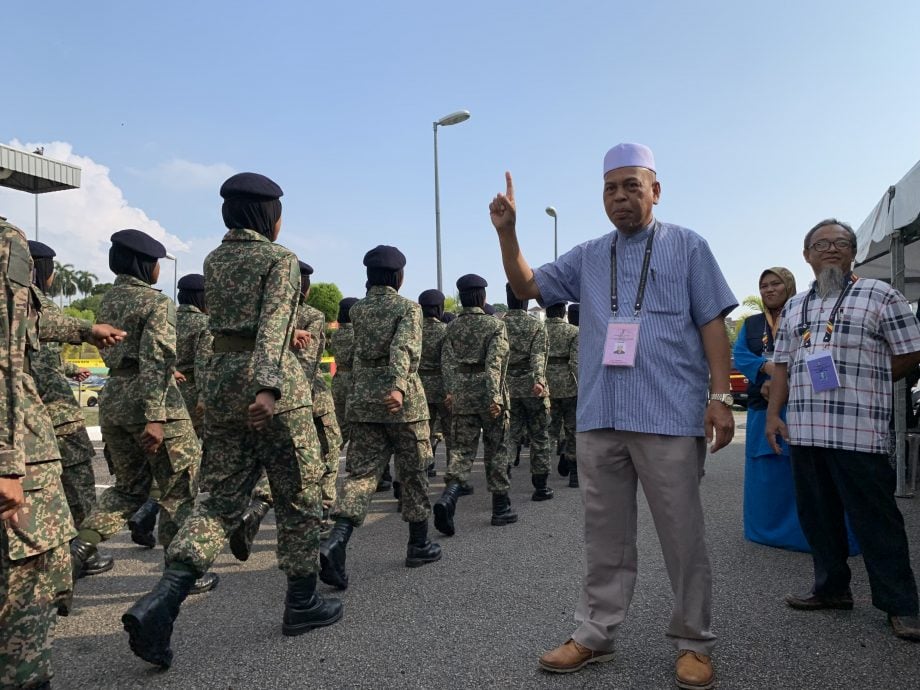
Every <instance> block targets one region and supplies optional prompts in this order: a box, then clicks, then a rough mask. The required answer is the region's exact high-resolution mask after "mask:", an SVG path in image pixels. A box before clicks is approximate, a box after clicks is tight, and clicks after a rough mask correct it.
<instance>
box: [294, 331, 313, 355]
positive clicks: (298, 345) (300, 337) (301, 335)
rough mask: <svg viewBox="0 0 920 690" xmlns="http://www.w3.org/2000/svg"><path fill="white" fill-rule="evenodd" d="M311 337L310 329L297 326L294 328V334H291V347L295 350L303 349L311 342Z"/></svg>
mask: <svg viewBox="0 0 920 690" xmlns="http://www.w3.org/2000/svg"><path fill="white" fill-rule="evenodd" d="M311 339H312V338H311V336H310V331H304V330H301V329H299V328H297V329H295V330H294V335H292V336H291V347H293V348H294V349H295V350H302V349H304V348H305V347H307V345H309V344H310V340H311Z"/></svg>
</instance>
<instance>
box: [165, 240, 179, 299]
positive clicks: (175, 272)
mask: <svg viewBox="0 0 920 690" xmlns="http://www.w3.org/2000/svg"><path fill="white" fill-rule="evenodd" d="M166 258H167V259H169V260H170V261H172V262H173V302H178V301H179V259H177V258H176V257H175V256H173V255H172V254H170V253H169V252H167V253H166Z"/></svg>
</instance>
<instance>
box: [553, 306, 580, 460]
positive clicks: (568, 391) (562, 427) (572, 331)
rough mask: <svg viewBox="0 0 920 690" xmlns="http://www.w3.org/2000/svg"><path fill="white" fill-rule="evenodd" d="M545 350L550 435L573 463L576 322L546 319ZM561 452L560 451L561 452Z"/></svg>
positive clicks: (576, 371)
mask: <svg viewBox="0 0 920 690" xmlns="http://www.w3.org/2000/svg"><path fill="white" fill-rule="evenodd" d="M546 338H547V342H548V353H547V358H546V380H547V382H548V383H549V392H550V396H551V397H550V412H551V413H552V421H551V422H550V438H553V439H556V442H557V444H558V447H559V448H560V449H564V457H565V459H566V460H567V461H568V462H569V463H570V464H574V463H575V408H576V407H577V405H578V326H573V325H572V324H570V323H568V322H567V321H566V320H565V319H563V318H548V319H546ZM560 454H562V453H560Z"/></svg>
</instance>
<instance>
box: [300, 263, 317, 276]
mask: <svg viewBox="0 0 920 690" xmlns="http://www.w3.org/2000/svg"><path fill="white" fill-rule="evenodd" d="M297 263H298V264H300V275H302V276H312V275H313V267H312V266H311V265H310V264H307V263H304V262H303V261H298V262H297Z"/></svg>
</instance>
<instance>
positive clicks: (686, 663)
mask: <svg viewBox="0 0 920 690" xmlns="http://www.w3.org/2000/svg"><path fill="white" fill-rule="evenodd" d="M676 679H677V687H679V688H687V690H709V688H711V687H712V686H713V685H714V684H715V680H716V674H715V672H714V671H713V670H712V659H710V658H709V657H708V656H706V655H705V654H700V653H699V652H694V651H692V650H689V649H681V650H680V651H679V652H678V653H677V668H676Z"/></svg>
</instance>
